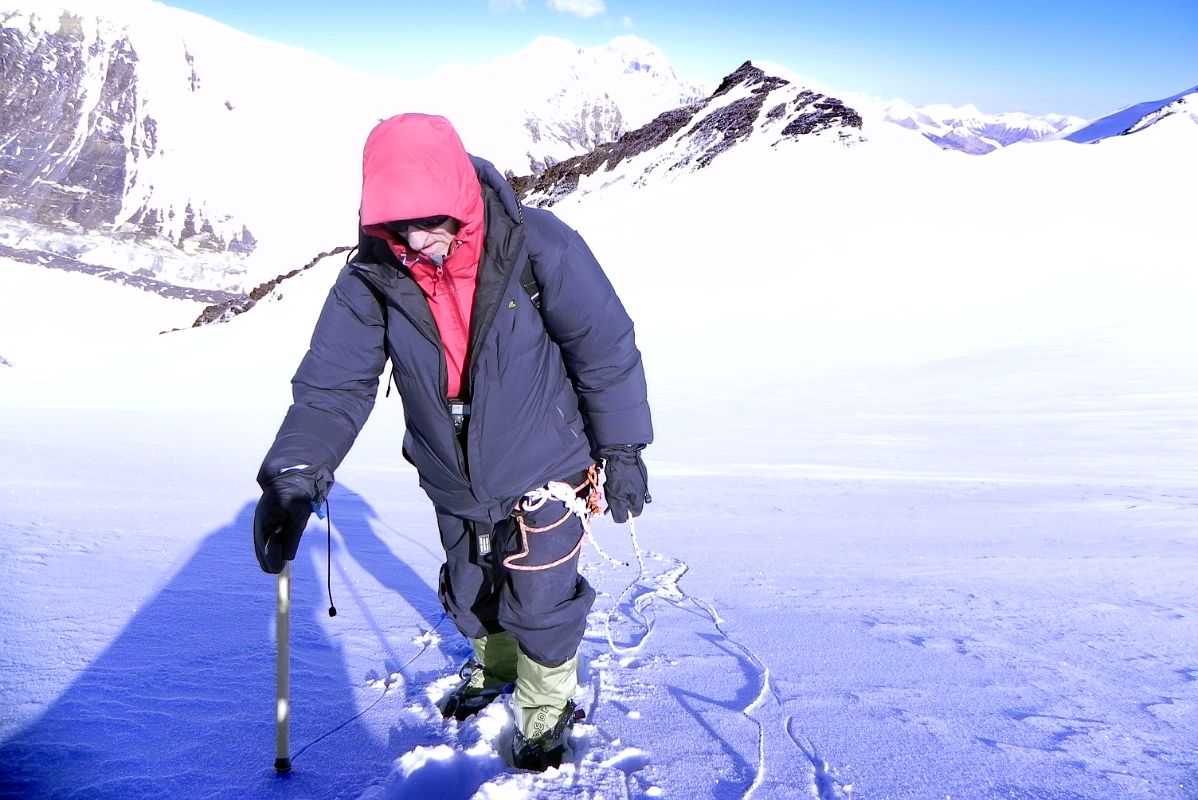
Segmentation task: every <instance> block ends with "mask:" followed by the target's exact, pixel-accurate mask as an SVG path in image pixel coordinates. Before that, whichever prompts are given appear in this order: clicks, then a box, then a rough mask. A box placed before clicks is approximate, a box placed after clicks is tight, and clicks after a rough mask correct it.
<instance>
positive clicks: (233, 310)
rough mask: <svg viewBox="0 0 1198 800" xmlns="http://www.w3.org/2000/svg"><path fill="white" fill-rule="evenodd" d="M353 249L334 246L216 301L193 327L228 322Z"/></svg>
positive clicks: (199, 317)
mask: <svg viewBox="0 0 1198 800" xmlns="http://www.w3.org/2000/svg"><path fill="white" fill-rule="evenodd" d="M353 249H354V248H353V246H351V245H346V246H342V247H334V248H333V249H332V250H327V251H325V252H323V253H320V254H319V255H317V256H316V257H315V258H313V259H312V260H311V261H309V262H308V263H307V264H304V265H303V266H302V267H299V268H298V269H293V270H291V272H288V273H285V274H283V275H279V276H277V277H275V278H272V279H271V280H269V281H266V282H265V283H262V284H259V285H258V286H255V287H254V288H253V289H251V290H250V291H249V292H248V293H246V294H239V295H234V296H230V297H229V298H227V299H225V300H222V301H220V302H218V303H214V304H212V305H210V306H208V307H207V308H205V309H204V310H203V311H202V312H200V315H199V316H198V317H196V321H195V322H193V323H192V324H191V327H193V328H200V327H203V326H204V325H214V324H217V323H220V322H228V321H229V320H231V319H233V318H234V317H236V316H237V315H238V314H244V313H245V312H247V311H249V310H250V309H251V308H253V307H254V306H255V305H256V304H257V303H258V301H259V300H261V299H262V298H264V297H266V296H268V295H270V294H271V293H272V292H274V291H275V290H276V289H278V288H279V285H280V284H282V283H283V281H285V280H287V279H288V278H294V277H295V276H296V275H299V274H300V273H301V272H304V271H305V270H309V269H311V268H312V267H314V266H316V265H317V264H319V263H320V262H321V261H322V260H324V259H326V258H329V257H331V256H335V255H339V254H341V253H347V252H349V251H350V250H353Z"/></svg>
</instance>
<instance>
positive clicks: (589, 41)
mask: <svg viewBox="0 0 1198 800" xmlns="http://www.w3.org/2000/svg"><path fill="white" fill-rule="evenodd" d="M167 5H171V6H175V7H179V8H186V9H188V10H190V11H195V12H197V13H200V14H203V15H205V16H208V17H212V18H213V19H216V20H219V21H221V22H224V23H225V24H228V25H231V26H233V27H236V28H239V29H241V30H244V31H246V32H248V33H253V34H255V35H258V36H263V37H265V38H269V39H274V40H277V41H283V42H287V43H290V44H294V45H296V46H299V47H302V48H304V49H307V50H313V51H316V52H320V53H322V54H324V55H326V56H329V57H331V58H333V59H335V60H337V61H340V62H343V63H345V64H348V65H350V66H353V67H355V68H358V69H362V70H364V71H367V72H373V73H382V74H392V75H398V76H400V77H410V78H418V77H422V76H424V75H426V74H428V73H429V72H430V71H431V70H432V69H434V68H435V67H437V66H439V65H441V64H446V63H456V64H471V63H477V64H482V63H486V62H488V61H490V60H493V59H495V58H497V57H499V56H502V55H507V54H509V53H512V52H515V51H517V50H520V49H522V48H523V47H525V46H526V45H527V44H528V43H529V42H530V41H532V39H534V38H535V37H537V36H541V35H550V36H559V37H562V38H565V39H569V40H571V41H573V42H575V43H576V44H579V45H587V46H589V45H596V44H602V43H604V42H607V41H609V40H611V39H612V38H613V37H615V36H617V35H620V34H624V33H631V34H634V35H636V36H640V37H641V38H644V39H646V40H648V41H650V42H652V43H654V44H656V45H657V46H659V47H660V48H661V49H662V50H663V51H664V52H665V54H666V57H667V58H668V59H669V61H670V63H671V64H672V65H673V66H674V69H675V71H676V72H677V73H678V74H679V76H680V77H683V78H688V79H692V80H698V81H704V82H707V83H710V84H712V85H713V86H714V84H715V83H716V82H718V81H719V79H720V78H721V77H723V76H724V75H726V74H727V73H729V72H731V71H732V70H734V69H735V68H736V67H737V66H739V65H740V64H741V63H742V62H744V61H746V60H754V61H772V62H775V63H778V64H782V65H784V66H786V67H789V68H790V69H791V70H793V71H795V72H798V73H799V74H802V75H805V76H807V77H809V78H811V79H812V80H815V81H819V82H821V83H823V84H825V85H827V86H830V87H832V88H833V89H837V90H840V91H845V92H849V91H862V92H866V93H868V94H870V95H874V96H876V97H880V98H883V99H890V98H896V97H897V98H902V99H904V100H907V101H909V102H912V103H915V104H918V105H922V104H927V103H937V102H942V103H950V104H953V105H962V104H964V103H968V102H972V103H974V104H975V105H977V106H978V107H979V108H981V109H982V110H983V111H988V112H999V111H1028V112H1032V113H1048V112H1058V113H1066V114H1076V115H1078V116H1082V117H1096V116H1100V115H1102V114H1105V113H1106V112H1108V111H1111V110H1114V109H1115V108H1118V107H1121V106H1125V105H1130V104H1132V103H1136V102H1141V101H1145V100H1157V99H1161V98H1164V97H1169V96H1171V95H1174V94H1177V93H1178V92H1181V91H1183V90H1185V89H1188V88H1190V87H1192V86H1194V85H1196V84H1198V0H1091V1H1090V2H1087V3H1078V2H1076V1H1075V0H1070V2H1053V0H1041V2H1031V1H1030V0H1010V1H1009V2H1005V3H1001V4H996V3H980V2H977V3H975V2H971V0H965V2H951V3H950V2H929V1H928V0H904V2H897V0H896V1H895V2H885V1H884V0H800V1H798V2H785V1H784V0H739V1H738V2H725V3H716V2H712V0H685V1H684V0H490V2H488V0H438V1H437V2H424V3H412V2H400V3H395V2H386V0H342V1H341V2H339V3H335V4H334V3H331V2H328V1H327V0H289V2H286V3H283V2H279V1H278V0H257V1H256V2H252V3H250V2H246V1H245V0H167Z"/></svg>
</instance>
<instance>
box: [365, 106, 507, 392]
mask: <svg viewBox="0 0 1198 800" xmlns="http://www.w3.org/2000/svg"><path fill="white" fill-rule="evenodd" d="M361 213H362V227H363V229H364V230H365V231H366V233H368V234H370V235H371V236H377V237H379V238H381V239H383V240H384V241H386V242H387V243H388V244H389V245H390V247H391V252H392V253H394V254H395V257H396V258H397V259H399V261H400V262H401V263H402V264H404V265H405V266H406V267H407V268H408V269H409V270H410V271H411V275H412V278H413V279H414V280H415V281H416V283H417V284H419V286H420V288H421V289H422V290H423V291H424V294H425V296H426V297H427V298H428V304H429V310H430V311H431V312H432V315H433V320H434V321H435V322H436V324H437V328H438V330H439V331H440V333H441V342H442V345H443V347H444V349H445V364H446V369H447V373H448V382H447V385H446V388H447V391H448V395H447V396H450V397H456V396H459V395H460V394H461V393H462V392H463V391H464V390H465V389H467V388H468V387H466V386H465V383H466V368H467V364H466V362H467V348H468V346H469V335H470V322H471V318H472V316H473V313H474V288H475V282H476V279H477V276H478V262H479V259H480V258H481V257H482V251H483V235H484V224H485V222H486V211H485V207H484V205H483V195H482V187H481V186H480V185H479V182H478V174H477V173H476V172H475V171H474V164H472V163H471V161H470V156H468V155H467V154H466V148H465V147H463V146H462V140H461V139H460V138H458V134H457V131H455V130H454V129H453V126H452V125H450V124H449V120H447V119H445V118H444V117H435V116H430V115H428V114H400V115H399V116H396V117H391V118H390V119H388V120H384V121H383V122H380V123H379V124H378V125H377V126H375V128H374V130H372V131H371V132H370V135H369V136H368V137H366V147H365V149H364V150H363V153H362V207H361ZM442 214H448V215H449V216H451V217H453V218H454V219H456V220H458V221H459V222H460V223H461V228H459V229H458V232H457V234H456V235H455V236H454V242H453V245H452V246H451V247H450V250H449V255H448V256H447V257H446V258H445V260H444V262H443V263H442V264H435V263H434V262H432V261H430V260H428V259H427V258H425V257H424V256H423V255H420V254H416V253H410V252H409V251H408V249H407V247H406V244H405V243H404V242H403V241H402V240H398V239H396V238H395V237H394V236H392V235H391V234H390V233H389V232H388V231H386V230H385V229H384V228H383V227H382V226H381V225H380V223H383V222H390V221H392V220H400V219H420V218H421V217H436V216H440V215H442Z"/></svg>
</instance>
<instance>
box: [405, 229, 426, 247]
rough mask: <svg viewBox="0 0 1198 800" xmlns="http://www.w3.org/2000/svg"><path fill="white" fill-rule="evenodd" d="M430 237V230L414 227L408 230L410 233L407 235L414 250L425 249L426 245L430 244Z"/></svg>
mask: <svg viewBox="0 0 1198 800" xmlns="http://www.w3.org/2000/svg"><path fill="white" fill-rule="evenodd" d="M429 239H430V234H429V232H428V231H422V230H420V229H413V230H410V231H408V235H407V240H408V245H409V246H410V247H411V248H412V249H413V250H423V249H424V248H425V247H426V246H428V243H429Z"/></svg>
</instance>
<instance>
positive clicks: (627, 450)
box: [599, 444, 653, 522]
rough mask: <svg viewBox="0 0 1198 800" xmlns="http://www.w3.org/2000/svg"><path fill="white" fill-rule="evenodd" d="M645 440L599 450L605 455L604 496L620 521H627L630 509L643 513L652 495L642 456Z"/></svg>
mask: <svg viewBox="0 0 1198 800" xmlns="http://www.w3.org/2000/svg"><path fill="white" fill-rule="evenodd" d="M644 447H645V446H644V445H643V444H622V445H617V446H615V447H605V448H603V449H602V450H600V451H599V455H600V456H601V457H602V458H603V476H604V478H603V496H604V497H605V498H606V499H607V510H608V511H610V512H611V518H612V519H613V520H615V521H616V522H627V521H628V515H629V513H631V514H632V516H634V517H636V516H640V513H641V511H642V510H644V508H645V503H651V502H653V498H652V497H650V496H649V473H648V472H647V471H646V470H645V462H644V461H642V460H641V450H643V449H644Z"/></svg>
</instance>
